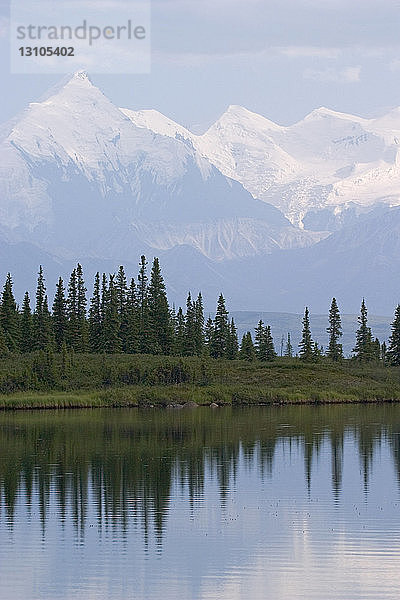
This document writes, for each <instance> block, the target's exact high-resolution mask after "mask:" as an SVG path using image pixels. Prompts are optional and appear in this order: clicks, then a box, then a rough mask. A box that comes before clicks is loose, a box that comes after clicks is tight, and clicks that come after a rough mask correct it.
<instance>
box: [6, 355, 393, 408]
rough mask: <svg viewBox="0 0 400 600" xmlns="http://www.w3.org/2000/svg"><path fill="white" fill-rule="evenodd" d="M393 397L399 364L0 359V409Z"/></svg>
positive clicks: (42, 357)
mask: <svg viewBox="0 0 400 600" xmlns="http://www.w3.org/2000/svg"><path fill="white" fill-rule="evenodd" d="M391 401H400V370H399V369H398V368H393V367H386V368H384V367H382V366H378V365H365V366H364V365H359V364H357V363H354V362H351V361H348V362H344V363H343V364H341V365H335V364H332V363H329V362H327V361H322V362H321V363H317V364H307V363H303V362H301V361H299V360H297V359H285V358H280V359H277V360H276V361H274V362H273V363H268V364H265V363H259V362H250V363H248V362H243V361H222V360H219V361H215V360H212V359H202V358H196V357H190V358H174V357H158V356H157V357H154V356H139V355H132V356H127V355H107V356H98V355H79V356H78V355H76V356H69V357H67V359H66V357H65V356H64V357H62V356H60V355H55V356H46V355H26V356H22V357H21V356H10V357H8V358H7V359H3V360H2V361H1V363H0V409H7V408H9V409H17V408H29V409H31V408H74V407H76V408H77V407H108V406H115V407H123V406H143V407H146V406H168V405H174V404H177V405H183V404H185V403H187V402H195V403H196V404H199V405H209V404H211V403H212V402H216V403H217V404H219V405H230V404H232V405H251V404H255V405H256V404H297V403H298V404H302V403H333V402H347V403H352V402H354V403H356V402H357V403H359V402H391Z"/></svg>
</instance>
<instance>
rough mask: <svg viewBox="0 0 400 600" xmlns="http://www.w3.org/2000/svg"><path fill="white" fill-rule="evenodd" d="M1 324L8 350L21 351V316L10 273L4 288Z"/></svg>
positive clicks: (0, 313)
mask: <svg viewBox="0 0 400 600" xmlns="http://www.w3.org/2000/svg"><path fill="white" fill-rule="evenodd" d="M0 323H1V327H2V329H3V335H4V338H5V342H6V344H7V348H8V350H9V351H10V352H17V351H18V349H19V333H20V331H19V314H18V309H17V304H16V302H15V299H14V294H13V281H12V278H11V275H10V273H8V274H7V277H6V281H5V284H4V288H3V294H2V299H1V306H0Z"/></svg>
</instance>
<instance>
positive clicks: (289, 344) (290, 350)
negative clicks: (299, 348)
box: [285, 332, 293, 358]
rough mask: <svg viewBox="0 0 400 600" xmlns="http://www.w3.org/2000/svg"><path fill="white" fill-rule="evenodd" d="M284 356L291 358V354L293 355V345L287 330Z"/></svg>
mask: <svg viewBox="0 0 400 600" xmlns="http://www.w3.org/2000/svg"><path fill="white" fill-rule="evenodd" d="M285 356H287V357H288V358H292V356H293V346H292V340H291V338H290V333H289V332H288V334H287V341H286V348H285Z"/></svg>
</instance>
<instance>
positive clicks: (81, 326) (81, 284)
mask: <svg viewBox="0 0 400 600" xmlns="http://www.w3.org/2000/svg"><path fill="white" fill-rule="evenodd" d="M76 284H77V295H78V298H77V322H78V327H77V336H78V337H77V350H78V352H86V350H87V347H88V324H87V320H86V307H87V298H86V292H87V289H86V286H85V281H84V279H83V271H82V267H81V265H80V264H78V266H77V268H76Z"/></svg>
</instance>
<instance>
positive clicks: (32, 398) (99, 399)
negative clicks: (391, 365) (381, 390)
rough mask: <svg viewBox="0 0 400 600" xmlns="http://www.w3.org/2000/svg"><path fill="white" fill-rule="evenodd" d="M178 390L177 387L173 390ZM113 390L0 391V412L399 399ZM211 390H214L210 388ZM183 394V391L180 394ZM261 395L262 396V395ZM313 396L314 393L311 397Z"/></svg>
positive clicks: (396, 398) (390, 400)
mask: <svg viewBox="0 0 400 600" xmlns="http://www.w3.org/2000/svg"><path fill="white" fill-rule="evenodd" d="M117 391H118V392H119V394H118V396H119V398H116V397H115V395H116V392H117ZM174 391H178V390H174ZM109 392H110V393H107V391H104V390H96V391H93V392H90V391H88V390H76V391H74V392H72V391H71V392H54V391H50V392H44V393H32V392H24V393H19V394H18V393H17V394H2V395H0V412H7V411H16V410H18V411H20V410H26V411H32V410H34V411H36V410H38V411H39V410H56V411H57V410H80V409H81V410H82V409H104V408H109V409H121V408H129V409H150V410H154V409H161V410H171V411H179V410H188V409H189V410H190V409H196V408H215V409H217V408H225V407H231V408H232V407H234V408H240V407H243V408H250V407H255V408H256V407H258V408H260V407H272V406H274V407H282V406H323V405H325V406H326V405H339V404H345V405H351V404H354V405H360V404H370V405H371V404H375V405H377V404H397V403H400V396H393V397H388V396H386V397H381V398H379V397H376V396H370V397H364V398H361V397H359V398H356V397H353V398H351V397H348V396H346V397H338V396H336V397H335V396H334V395H331V397H327V396H328V395H327V396H325V397H324V394H321V392H319V393H318V397H316V394H312V395H311V396H308V397H301V396H300V395H298V394H296V396H297V397H293V396H294V395H293V394H288V396H287V397H286V398H284V397H282V393H281V392H280V393H279V394H278V396H280V397H275V398H274V397H273V394H271V393H270V394H269V396H270V397H269V398H263V397H262V393H261V394H260V393H258V394H257V395H258V400H255V399H254V400H252V399H251V398H240V399H238V398H235V397H232V398H231V399H230V400H229V399H225V400H224V401H221V400H219V401H218V398H214V399H213V398H212V397H210V399H209V400H207V401H203V402H196V401H195V400H193V399H190V396H187V397H185V398H180V399H179V398H175V399H174V400H172V398H171V399H168V400H167V399H166V398H165V396H164V397H161V396H160V398H158V399H157V397H156V396H154V395H153V397H152V399H151V400H144V399H141V400H136V399H133V398H130V397H129V393H128V394H127V392H128V390H123V389H120V388H119V389H118V390H109ZM209 392H210V393H212V391H211V390H209ZM180 395H181V394H180ZM260 396H261V397H260ZM312 396H314V397H312Z"/></svg>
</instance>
